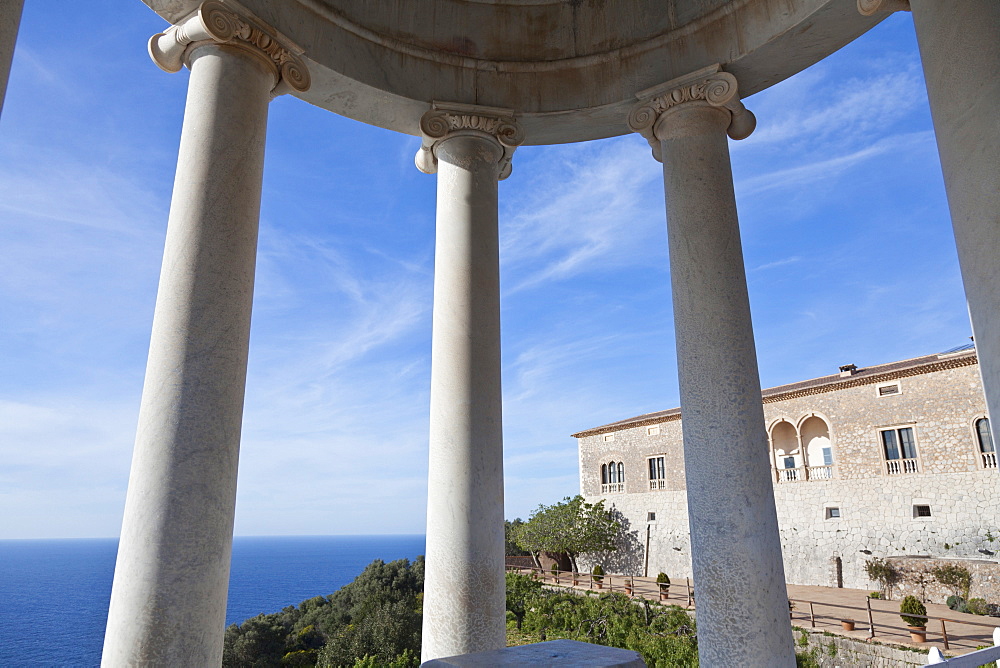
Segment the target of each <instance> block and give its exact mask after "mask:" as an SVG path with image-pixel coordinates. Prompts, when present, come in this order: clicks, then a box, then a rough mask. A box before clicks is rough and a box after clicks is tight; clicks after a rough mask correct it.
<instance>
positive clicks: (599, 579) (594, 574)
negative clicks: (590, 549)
mask: <svg viewBox="0 0 1000 668" xmlns="http://www.w3.org/2000/svg"><path fill="white" fill-rule="evenodd" d="M591 578H592V579H593V581H594V585H596V586H597V588H598V589H602V588H603V587H604V569H603V568H601V565H600V564H597V565H596V566H594V570H593V571H591Z"/></svg>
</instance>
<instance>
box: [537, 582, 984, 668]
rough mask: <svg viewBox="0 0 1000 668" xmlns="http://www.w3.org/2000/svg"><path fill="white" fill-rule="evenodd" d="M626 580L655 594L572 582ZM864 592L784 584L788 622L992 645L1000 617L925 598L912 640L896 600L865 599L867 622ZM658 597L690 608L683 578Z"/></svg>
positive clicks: (863, 636) (965, 645)
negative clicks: (923, 623)
mask: <svg viewBox="0 0 1000 668" xmlns="http://www.w3.org/2000/svg"><path fill="white" fill-rule="evenodd" d="M544 581H545V583H546V584H548V585H553V584H558V585H559V586H563V587H572V586H573V584H572V577H571V576H570V575H569V574H566V573H562V574H560V576H559V578H558V583H556V582H555V580H554V578H553V577H552V575H551V574H546V575H545V579H544ZM629 581H631V583H632V595H633V596H641V597H643V598H647V599H650V600H658V599H659V598H660V597H659V594H658V590H657V585H656V581H655V578H643V577H634V578H630V577H625V576H621V575H605V576H604V578H603V581H602V582H601V583H600V588H598V586H597V583H593V582H591V579H590V576H589V575H587V574H581V575H580V578H579V580H578V583H577V585H576V587H575V588H576V589H593V590H595V591H598V590H600V591H615V592H623V593H625V592H626V587H627V585H628V583H629ZM868 594H869V590H863V589H835V588H833V587H816V586H806V585H791V584H790V585H788V595H789V598H790V599H791V601H792V602H793V603H794V606H795V607H794V609H793V610H792V612H791V623H792V625H793V626H797V627H800V628H805V629H815V630H817V631H826V632H829V633H833V634H835V635H839V636H843V637H846V638H854V639H856V640H861V641H865V640H868V639H869V638H872V632H871V628H872V625H874V628H875V632H874V638H873V640H874V641H875V642H880V643H885V644H892V645H901V646H905V647H917V648H921V649H930V648H931V647H937V648H938V649H940V650H942V651H944V652H945V653H946V654H948V655H956V654H964V653H966V652H970V651H972V650H974V649H976V648H977V647H982V646H990V645H992V644H993V629H994V628H996V627H998V626H1000V619H996V618H993V617H983V616H979V615H970V614H965V613H959V612H955V611H954V610H949V609H948V607H947V606H945V605H941V604H936V603H928V604H927V615H928V617H930V618H931V619H930V620H929V622H928V624H927V642H924V643H916V642H913V641H912V640H911V639H910V635H909V631H908V630H907V628H906V626H905V625H904V624H903V621H902V620H901V619H900V618H899V600H889V601H886V600H878V599H872V600H871V601H870V603H871V610H872V613H871V615H872V616H871V618H872V622H873V624H869V621H868V607H867V604H868ZM901 598H902V597H901V596H898V597H894V599H901ZM664 602H665V603H669V604H672V605H678V606H680V607H683V608H690V609H694V608H695V606H694V605H693V601H690V599H689V598H688V595H687V584H686V582H685V581H684V580H674V581H673V584H672V585H671V587H670V591H669V593H668V595H667V599H666V601H664ZM689 603H692V605H689ZM810 603H811V607H810ZM942 618H943V619H944V620H945V621H944V630H945V632H946V633H947V635H948V649H947V650H945V647H944V640H943V635H942V623H941V619H942ZM845 619H847V620H853V621H854V622H855V627H854V630H853V631H845V630H844V628H843V627H842V625H841V620H845Z"/></svg>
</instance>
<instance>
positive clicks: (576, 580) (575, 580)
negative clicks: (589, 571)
mask: <svg viewBox="0 0 1000 668" xmlns="http://www.w3.org/2000/svg"><path fill="white" fill-rule="evenodd" d="M578 584H580V574H579V573H577V572H576V571H573V586H574V587H575V586H577V585H578Z"/></svg>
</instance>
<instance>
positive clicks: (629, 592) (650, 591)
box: [507, 566, 1000, 668]
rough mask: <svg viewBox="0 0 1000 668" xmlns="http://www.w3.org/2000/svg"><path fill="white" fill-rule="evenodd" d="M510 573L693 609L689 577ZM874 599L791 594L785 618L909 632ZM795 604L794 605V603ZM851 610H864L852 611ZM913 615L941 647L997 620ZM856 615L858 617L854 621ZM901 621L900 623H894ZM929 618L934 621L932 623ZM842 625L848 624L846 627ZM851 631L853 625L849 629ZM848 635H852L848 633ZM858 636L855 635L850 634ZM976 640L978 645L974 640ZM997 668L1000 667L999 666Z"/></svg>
mask: <svg viewBox="0 0 1000 668" xmlns="http://www.w3.org/2000/svg"><path fill="white" fill-rule="evenodd" d="M507 570H508V571H517V572H521V573H526V574H530V575H532V576H533V577H535V578H537V579H539V580H541V581H542V582H543V583H545V584H546V585H550V586H559V587H566V588H583V589H587V590H595V591H608V592H621V593H624V594H625V595H626V596H629V597H632V598H636V597H642V598H649V597H654V598H659V599H660V600H661V601H665V602H667V603H668V604H672V605H678V606H681V607H686V608H689V609H690V608H694V607H695V598H694V587H693V586H692V584H691V580H690V579H689V578H686V579H685V580H684V582H683V583H681V582H679V580H678V581H676V582H675V583H674V584H671V585H669V586H668V588H667V589H666V590H662V589H661V588H660V587H659V586H658V585H657V583H656V581H655V580H654V579H653V578H649V577H639V576H632V575H615V574H605V575H593V574H591V573H571V572H566V571H555V572H553V571H544V570H542V569H539V568H537V567H534V566H532V567H530V568H527V567H519V566H507ZM872 600H873V599H871V598H869V597H866V599H865V607H863V608H862V607H858V606H852V605H843V604H840V603H828V602H825V601H811V600H807V599H800V598H790V599H788V602H789V605H790V609H789V617H790V619H791V622H792V623H793V624H794V623H797V619H796V617H798V621H803V618H804V621H807V622H808V624H809V626H810V627H812V628H816V627H817V623H818V622H824V623H826V624H827V625H828V626H835V627H836V626H839V625H841V624H842V623H845V622H849V623H850V624H851V625H852V626H853V625H858V624H859V625H861V627H862V628H859V629H857V630H858V631H864V630H866V629H865V628H864V626H865V624H866V623H867V631H868V633H867V638H868V639H872V638H875V637H876V636H878V637H881V638H883V641H884V639H886V638H887V637H891V636H900V635H902V636H904V637H905V636H907V635H909V633H910V629H909V627H907V626H905V625H903V624H902V620H900V618H899V610H898V607H897V606H896V604H895V603H893V605H892V607H891V608H878V607H875V608H873V607H872ZM793 605H794V607H792V606H793ZM852 613H862V614H853V615H852ZM876 614H878V615H880V616H883V617H888V618H889V619H892V620H893V621H895V623H891V622H888V621H879V622H878V623H876V619H875V615H876ZM910 616H912V617H921V618H923V619H926V620H927V622H928V625H927V629H926V635H927V636H933V637H935V640H931V641H930V642H935V641H937V642H941V644H942V645H943V647H944V649H945V650H950V649H951V644H952V642H954V641H955V640H956V639H962V640H963V641H965V642H968V640H969V639H970V638H973V637H975V636H969V635H968V632H967V631H966V632H965V633H964V635H963V633H962V631H961V629H956V628H955V627H956V626H966V627H980V628H988V629H996V623H995V622H994V623H992V624H991V623H983V622H976V621H971V620H965V619H953V618H949V617H935V616H933V615H910ZM855 618H857V619H855ZM896 620H899V621H896ZM931 622H934V624H932V623H931ZM949 624H951V625H952V631H951V635H950V636H949V630H948V625H949ZM935 627H936V628H935ZM845 628H846V627H845ZM849 630H853V629H849ZM956 631H958V633H956ZM844 635H848V637H851V636H850V635H849V634H846V633H845V634H844ZM853 637H857V636H853ZM993 637H994V639H995V638H996V637H997V636H996V631H994V636H993ZM977 644H982V643H978V642H977ZM934 651H935V650H934V648H932V649H931V652H932V653H931V655H930V656H931V657H932V658H933V656H934V653H933V652H934ZM982 651H983V652H984V653H985V652H994V651H995V652H997V653H996V654H989V655H986V654H982V655H980V654H979V653H978V652H976V653H974V654H975V656H976V657H977V658H981V659H982V660H981V661H980V662H979V663H966V662H964V659H965V657H966V656H971V655H969V654H966V655H961V656H959V657H956V658H952V659H947V660H946V665H949V666H954V667H955V668H964V667H965V666H980V665H982V664H983V663H987V662H990V661H995V660H998V659H1000V647H997V648H995V649H994V648H990V649H988V650H982ZM958 659H962V660H963V661H962V662H958ZM998 668H1000V666H998Z"/></svg>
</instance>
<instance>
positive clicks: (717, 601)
mask: <svg viewBox="0 0 1000 668" xmlns="http://www.w3.org/2000/svg"><path fill="white" fill-rule="evenodd" d="M663 88H664V89H666V92H665V94H663V95H661V96H659V100H658V101H657V100H656V99H654V100H653V101H652V103H651V104H648V105H643V106H641V107H639V108H637V110H636V111H635V112H633V115H632V118H631V123H632V126H633V128H634V129H637V130H640V131H641V132H643V134H644V135H645V136H646V137H647V139H649V140H650V142H651V143H652V144H653V146H654V152H655V153H657V154H658V157H659V158H660V159H661V160H662V162H663V184H664V190H665V193H666V203H667V232H668V241H669V246H670V273H671V283H672V287H673V307H674V327H675V331H676V338H677V365H678V373H679V379H680V395H681V412H682V415H683V420H682V430H683V437H684V468H685V472H686V480H687V496H688V514H689V521H690V531H691V552H692V565H693V570H694V580H695V591H696V592H697V597H698V653H699V656H700V659H701V664H702V665H703V666H709V667H711V666H727V667H728V666H775V667H777V666H794V665H795V655H794V651H793V645H792V637H791V631H790V627H789V624H788V601H787V595H786V589H785V578H784V567H783V563H782V555H781V545H780V542H779V536H778V521H777V514H776V511H775V506H774V493H773V489H772V487H771V467H770V463H769V461H768V449H767V434H766V431H765V427H764V414H763V409H762V407H761V403H760V379H759V375H758V371H757V358H756V351H755V347H754V338H753V326H752V324H751V320H750V304H749V299H748V295H747V284H746V274H745V270H744V265H743V252H742V247H741V244H740V232H739V223H738V220H737V213H736V198H735V195H734V191H733V177H732V169H731V166H730V160H729V147H728V144H727V140H726V132H727V128H728V129H729V132H730V134H731V135H732V136H734V137H737V138H742V137H744V136H746V135H748V134H749V133H750V131H752V129H753V124H754V122H753V117H752V115H750V114H749V112H747V111H746V110H745V108H743V105H742V104H740V103H739V98H738V97H737V96H736V82H735V79H733V78H732V76H731V75H728V74H726V73H721V72H718V73H711V74H710V76H708V78H705V75H704V72H703V73H701V74H700V75H699V76H696V77H694V81H693V82H692V81H681V82H676V83H673V84H666V85H665V86H664V87H663Z"/></svg>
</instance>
